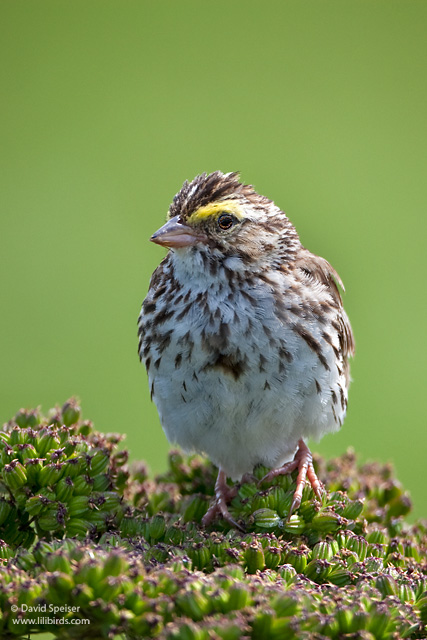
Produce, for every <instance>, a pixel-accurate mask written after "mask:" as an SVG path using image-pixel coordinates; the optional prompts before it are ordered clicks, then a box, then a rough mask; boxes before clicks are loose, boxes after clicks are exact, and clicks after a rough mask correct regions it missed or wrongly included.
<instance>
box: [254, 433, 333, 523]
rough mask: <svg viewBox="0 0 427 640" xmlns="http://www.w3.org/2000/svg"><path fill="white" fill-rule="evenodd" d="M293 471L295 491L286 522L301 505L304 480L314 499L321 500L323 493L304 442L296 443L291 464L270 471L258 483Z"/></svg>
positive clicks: (311, 457)
mask: <svg viewBox="0 0 427 640" xmlns="http://www.w3.org/2000/svg"><path fill="white" fill-rule="evenodd" d="M295 469H298V476H297V487H296V489H295V493H294V497H293V500H292V504H291V507H290V509H289V513H288V516H287V520H289V518H290V517H291V515H292V513H293V512H294V511H295V509H298V507H299V506H300V504H301V499H302V492H303V489H304V485H305V482H306V480H308V482H309V483H310V485H311V487H312V489H313V491H314V493H315V495H316V497H317V498H318V499H319V500H321V499H322V495H323V493H324V491H325V489H324V487H323V485H322V483H321V482H320V480H319V478H318V477H317V475H316V472H315V470H314V467H313V456H312V455H311V451H310V449H309V448H308V447H307V445H306V444H305V442H304V440H299V441H298V449H297V452H296V454H295V456H294V459H293V460H291V462H286V463H285V464H284V465H283V466H282V467H279V468H278V469H272V470H271V471H269V473H267V475H265V476H264V477H263V478H262V479H261V480H260V482H259V484H261V483H262V482H264V481H271V480H273V478H277V476H283V475H287V474H288V473H292V471H295Z"/></svg>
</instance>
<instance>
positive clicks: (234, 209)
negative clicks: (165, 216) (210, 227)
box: [188, 200, 244, 222]
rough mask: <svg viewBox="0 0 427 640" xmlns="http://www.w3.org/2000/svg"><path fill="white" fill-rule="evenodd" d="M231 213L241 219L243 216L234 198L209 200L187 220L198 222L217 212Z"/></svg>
mask: <svg viewBox="0 0 427 640" xmlns="http://www.w3.org/2000/svg"><path fill="white" fill-rule="evenodd" d="M223 212H225V213H232V214H233V215H234V216H236V218H239V220H241V219H242V218H243V217H244V216H243V210H242V207H241V206H240V205H239V204H238V203H237V202H236V201H235V200H220V201H218V202H210V203H209V204H207V205H205V206H204V207H199V208H198V209H196V211H194V213H192V214H191V216H190V217H189V218H188V221H189V222H199V221H200V220H204V219H205V218H209V217H210V216H215V215H216V214H218V213H223Z"/></svg>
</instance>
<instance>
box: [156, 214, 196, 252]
mask: <svg viewBox="0 0 427 640" xmlns="http://www.w3.org/2000/svg"><path fill="white" fill-rule="evenodd" d="M150 240H151V242H155V243H156V244H161V245H162V247H172V248H174V249H175V248H180V247H190V246H192V245H194V244H197V243H198V242H204V241H206V235H205V234H204V233H203V232H201V231H197V230H196V229H193V228H192V227H190V226H188V225H187V224H184V223H183V222H181V220H180V218H179V217H177V216H175V217H174V218H171V219H170V220H168V221H167V222H166V224H164V225H163V227H160V229H159V230H158V231H156V233H153V235H152V236H151V238H150Z"/></svg>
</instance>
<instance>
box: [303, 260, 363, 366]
mask: <svg viewBox="0 0 427 640" xmlns="http://www.w3.org/2000/svg"><path fill="white" fill-rule="evenodd" d="M295 267H297V268H299V269H300V270H301V271H302V272H303V273H304V274H305V275H306V277H308V278H309V279H313V280H315V281H317V282H321V283H322V284H323V285H324V286H325V287H326V288H327V289H328V291H329V293H330V295H331V297H332V301H333V303H334V304H335V306H336V309H337V311H338V318H337V322H338V324H339V329H338V333H339V337H340V342H341V344H342V352H343V355H344V356H345V357H348V356H353V355H354V350H355V342H354V336H353V331H352V329H351V325H350V321H349V319H348V317H347V314H346V312H345V311H344V307H343V304H342V298H341V294H340V291H339V288H338V285H339V286H340V287H341V289H342V290H343V291H345V289H344V285H343V283H342V280H341V278H340V277H339V275H338V273H337V272H336V271H335V269H334V268H333V266H332V265H330V264H329V262H328V261H327V260H325V259H324V258H321V257H320V256H315V255H314V254H313V253H310V251H307V249H303V250H302V251H301V252H300V254H299V256H298V258H297V260H296V261H295Z"/></svg>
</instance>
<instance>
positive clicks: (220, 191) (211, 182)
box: [151, 171, 300, 264]
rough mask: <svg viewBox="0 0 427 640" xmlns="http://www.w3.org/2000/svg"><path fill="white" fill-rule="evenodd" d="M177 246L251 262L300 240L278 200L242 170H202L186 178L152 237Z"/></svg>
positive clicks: (291, 248)
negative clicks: (247, 182) (242, 174)
mask: <svg viewBox="0 0 427 640" xmlns="http://www.w3.org/2000/svg"><path fill="white" fill-rule="evenodd" d="M151 240H152V242H155V243H157V244H160V245H162V246H165V247H168V248H170V249H172V250H173V251H178V252H180V253H181V252H182V253H184V254H185V253H187V252H188V251H190V252H191V253H194V252H203V253H205V254H207V255H209V258H210V260H212V259H216V260H218V259H220V260H221V259H225V258H229V257H238V258H240V259H241V260H242V261H244V262H245V263H246V264H247V263H248V262H251V263H254V262H258V263H259V262H260V261H261V262H262V261H264V260H265V259H267V260H268V258H269V257H272V255H277V254H280V257H281V260H284V259H286V257H288V258H289V257H291V255H292V254H293V253H294V252H295V250H296V249H297V248H298V247H299V246H300V242H299V238H298V235H297V232H296V231H295V228H294V227H293V225H292V224H291V222H290V221H289V220H288V218H287V217H286V215H285V214H284V213H283V211H281V210H280V209H279V208H278V207H276V205H275V204H274V202H272V201H271V200H269V199H268V198H266V197H265V196H261V195H259V194H258V193H256V191H255V190H254V188H253V187H252V185H245V184H243V183H241V182H240V180H239V174H238V173H222V172H221V171H215V172H213V173H211V174H208V175H207V174H206V173H203V174H201V175H199V176H197V177H196V178H194V180H192V182H187V181H186V182H184V184H183V186H182V188H181V190H180V191H179V192H178V193H177V194H176V196H175V197H174V199H173V202H172V204H171V206H170V208H169V213H168V221H167V222H166V224H164V225H163V227H161V228H160V229H159V230H158V231H156V233H154V234H153V235H152V237H151Z"/></svg>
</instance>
